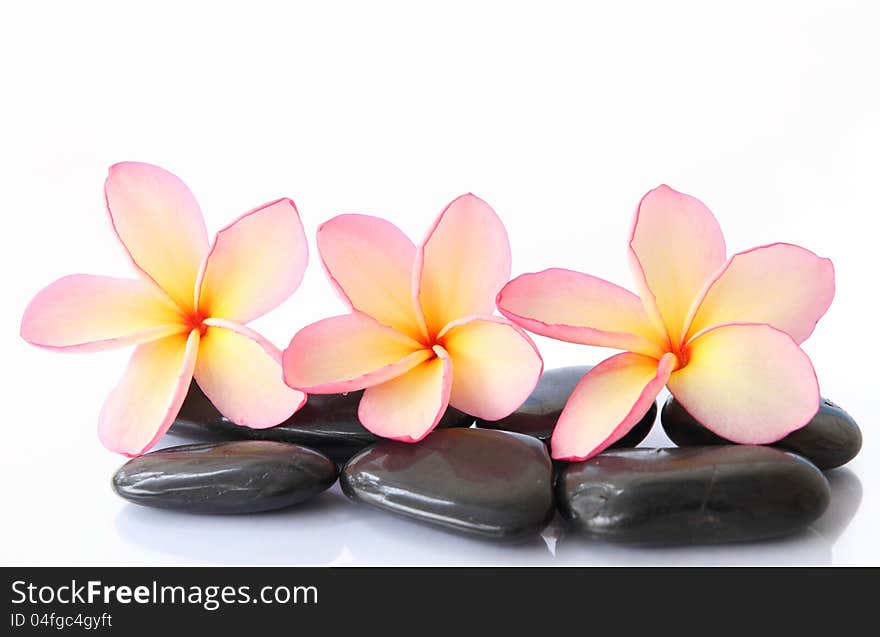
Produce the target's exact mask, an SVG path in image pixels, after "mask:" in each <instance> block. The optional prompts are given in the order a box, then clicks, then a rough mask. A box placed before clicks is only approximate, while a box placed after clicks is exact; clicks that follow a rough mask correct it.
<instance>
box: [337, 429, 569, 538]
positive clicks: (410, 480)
mask: <svg viewBox="0 0 880 637" xmlns="http://www.w3.org/2000/svg"><path fill="white" fill-rule="evenodd" d="M339 482H340V485H341V486H342V490H343V492H344V493H345V494H346V495H347V496H348V497H349V498H351V499H352V500H355V501H358V502H364V503H366V504H370V505H372V506H375V507H378V508H380V509H384V510H386V511H390V512H392V513H398V514H401V515H405V516H408V517H410V518H414V519H416V520H420V521H422V522H428V523H431V524H436V525H439V526H443V527H446V528H449V529H453V530H455V531H460V532H464V533H471V534H475V535H479V536H483V537H486V538H492V539H511V540H516V539H525V538H527V537H530V536H533V535H536V534H537V533H539V532H540V531H541V529H543V528H544V526H545V525H546V524H547V523H548V522H549V521H550V518H551V517H552V516H553V512H554V506H553V488H552V482H553V478H552V467H551V463H550V457H549V455H548V454H547V448H546V447H545V446H544V444H543V443H541V441H539V440H537V439H536V438H533V437H531V436H524V435H521V434H515V433H508V432H504V431H491V430H485V429H445V430H440V431H436V430H435V431H434V432H432V433H431V434H430V435H428V436H427V437H426V438H425V439H424V440H422V441H421V442H419V443H418V444H406V443H402V442H394V441H385V442H381V443H379V444H377V445H374V446H372V447H369V448H368V449H365V450H364V451H362V452H361V453H359V454H358V455H356V456H355V457H353V458H352V459H351V460H350V461H349V462H348V464H346V465H345V468H344V469H343V470H342V474H341V475H340V478H339Z"/></svg>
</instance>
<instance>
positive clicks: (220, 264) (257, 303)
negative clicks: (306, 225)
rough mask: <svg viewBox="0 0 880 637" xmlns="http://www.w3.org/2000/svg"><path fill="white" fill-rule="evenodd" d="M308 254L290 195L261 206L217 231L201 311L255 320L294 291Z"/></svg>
mask: <svg viewBox="0 0 880 637" xmlns="http://www.w3.org/2000/svg"><path fill="white" fill-rule="evenodd" d="M308 259H309V247H308V243H307V241H306V234H305V231H304V230H303V225H302V222H301V221H300V218H299V214H298V213H297V211H296V206H295V205H294V203H293V202H292V201H291V200H290V199H279V200H277V201H273V202H272V203H268V204H266V205H264V206H261V207H259V208H256V209H254V210H252V211H251V212H248V213H246V214H244V215H242V216H241V217H239V218H238V219H237V220H236V221H234V222H232V223H231V224H229V225H228V226H226V227H225V228H224V229H223V230H221V231H220V232H218V233H217V238H216V239H215V240H214V246H213V247H212V248H211V252H210V253H209V254H208V257H207V259H206V261H205V265H204V272H203V275H202V278H201V285H200V286H199V287H200V296H199V302H198V306H199V311H200V312H201V313H202V314H204V315H206V316H212V317H219V318H225V319H228V320H231V321H235V322H237V323H247V322H248V321H252V320H253V319H255V318H257V317H258V316H262V315H263V314H265V313H266V312H268V311H269V310H271V309H273V308H274V307H276V306H278V304H280V303H281V302H282V301H284V300H285V299H287V298H288V297H289V296H290V295H291V294H293V292H294V290H296V288H297V286H299V284H300V281H302V277H303V274H304V273H305V269H306V263H307V262H308Z"/></svg>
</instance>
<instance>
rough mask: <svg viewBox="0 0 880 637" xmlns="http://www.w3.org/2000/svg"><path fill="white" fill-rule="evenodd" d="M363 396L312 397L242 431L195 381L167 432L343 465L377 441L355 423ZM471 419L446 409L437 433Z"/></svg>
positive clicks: (464, 425)
mask: <svg viewBox="0 0 880 637" xmlns="http://www.w3.org/2000/svg"><path fill="white" fill-rule="evenodd" d="M363 393H364V392H363V391H356V392H349V393H347V394H326V395H322V394H312V395H309V398H308V401H307V402H306V404H305V405H303V407H302V409H300V410H299V411H297V412H296V413H295V414H293V416H291V417H290V418H288V419H287V420H286V421H285V422H283V423H281V424H280V425H278V426H276V427H270V428H268V429H251V428H249V427H241V426H239V425H236V424H235V423H234V422H232V421H230V420H229V419H228V418H226V417H225V416H224V415H223V414H221V413H220V412H219V411H218V410H217V408H216V407H214V405H213V404H212V403H211V401H210V400H208V397H207V396H205V394H204V393H203V392H202V390H201V389H200V388H199V386H198V385H197V384H196V383H195V381H193V383H192V384H191V385H190V388H189V393H188V394H187V396H186V399H185V400H184V401H183V406H182V407H181V408H180V413H179V414H178V415H177V419H176V420H175V421H174V424H173V425H172V427H171V428H170V429H169V433H171V434H174V435H177V436H182V437H185V438H194V439H196V440H242V439H245V440H275V441H278V442H289V443H291V444H295V445H303V446H306V447H310V448H312V449H317V450H318V451H320V452H321V453H323V454H325V455H327V456H329V457H330V458H331V459H333V460H334V461H336V462H340V463H344V462H345V461H346V460H348V459H349V458H350V457H351V456H353V455H354V454H356V453H357V452H358V451H360V450H361V449H363V448H364V447H367V446H369V445H371V444H374V443H376V442H379V441H380V440H381V438H379V437H378V436H376V435H374V434H372V433H370V432H369V431H367V430H366V429H364V426H363V425H361V423H360V421H359V420H358V415H357V411H358V403H360V400H361V396H362V395H363ZM473 421H474V419H473V417H471V416H468V415H467V414H464V413H462V412H460V411H458V410H457V409H453V408H452V407H450V408H449V409H447V410H446V413H445V414H444V415H443V418H442V419H441V420H440V422H439V423H438V425H437V427H438V428H445V427H469V426H470V425H471V424H472V423H473Z"/></svg>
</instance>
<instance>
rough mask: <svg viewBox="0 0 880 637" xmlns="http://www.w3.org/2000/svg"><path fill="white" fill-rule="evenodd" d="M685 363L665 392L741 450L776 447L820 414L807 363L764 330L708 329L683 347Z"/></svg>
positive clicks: (783, 338) (787, 341) (789, 343)
mask: <svg viewBox="0 0 880 637" xmlns="http://www.w3.org/2000/svg"><path fill="white" fill-rule="evenodd" d="M688 356H689V360H688V362H687V364H686V365H685V366H684V367H682V368H681V369H679V370H677V371H676V372H675V373H673V374H672V376H671V377H670V379H669V383H668V384H669V391H671V392H672V393H673V394H674V395H675V398H676V399H677V400H678V401H679V402H680V403H681V404H682V406H683V407H684V408H685V409H686V410H687V411H688V413H690V414H691V415H692V416H693V417H694V418H696V419H697V420H699V421H700V422H701V423H702V424H703V425H704V426H705V427H706V428H707V429H710V430H712V431H714V432H715V433H716V434H718V435H719V436H721V437H723V438H727V439H728V440H731V441H733V442H739V443H743V444H766V443H769V442H775V441H776V440H779V439H780V438H782V437H784V436H785V435H787V434H789V433H791V432H792V431H794V430H795V429H799V428H801V427H803V426H804V425H805V424H807V422H809V421H810V419H812V417H813V416H815V415H816V412H817V411H818V410H819V386H818V383H817V381H816V373H815V372H814V371H813V365H812V363H810V359H809V358H808V357H807V355H806V354H805V353H804V352H803V350H801V348H800V347H798V346H797V344H796V343H795V342H794V341H793V340H792V338H791V336H789V335H788V334H786V333H785V332H781V331H779V330H777V329H775V328H773V327H770V326H769V325H749V324H736V323H734V324H728V325H721V326H718V327H714V328H711V329H709V330H707V331H705V332H703V333H702V334H701V335H699V336H697V338H695V339H694V340H693V341H691V342H690V344H689V345H688Z"/></svg>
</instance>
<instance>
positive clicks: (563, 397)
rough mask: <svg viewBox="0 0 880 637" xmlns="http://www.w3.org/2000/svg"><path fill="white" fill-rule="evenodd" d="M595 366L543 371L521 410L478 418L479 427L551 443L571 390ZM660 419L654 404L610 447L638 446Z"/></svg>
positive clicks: (577, 366)
mask: <svg viewBox="0 0 880 637" xmlns="http://www.w3.org/2000/svg"><path fill="white" fill-rule="evenodd" d="M591 369H593V366H592V365H576V366H574V367H558V368H556V369H548V370H547V371H545V372H544V373H543V374H541V378H540V379H539V380H538V384H537V386H535V390H534V391H533V392H532V393H531V395H530V396H529V397H528V399H527V400H526V402H524V403H523V404H522V406H521V407H520V408H519V409H517V410H516V411H515V412H513V413H512V414H510V415H509V416H507V417H505V418H502V419H501V420H494V421H490V420H481V419H479V418H478V419H477V427H482V428H484V429H502V430H504V431H515V432H516V433H521V434H526V435H527V436H534V437H535V438H538V439H539V440H541V441H543V442H545V443H547V444H549V443H550V437H551V436H552V434H553V428H554V427H555V426H556V421H557V420H559V414H561V413H562V409H563V407H565V403H566V402H568V398H569V396H571V392H572V391H574V388H575V387H576V386H577V384H578V383H579V382H580V380H581V378H583V377H584V374H586V373H587V372H588V371H590V370H591ZM656 418H657V403H654V404H652V405H651V408H650V409H649V410H648V413H647V414H645V416H644V418H642V419H641V420H640V421H639V422H638V423H636V425H635V427H633V428H632V429H631V430H630V431H629V433H627V434H626V435H625V436H624V437H623V438H621V439H620V440H618V441H617V442H615V443H614V444H613V445H611V447H610V448H611V449H615V448H622V447H636V446H638V444H639V443H640V442H641V441H642V440H644V439H645V437H646V436H647V435H648V434H649V433H650V431H651V428H652V427H653V426H654V420H656Z"/></svg>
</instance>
